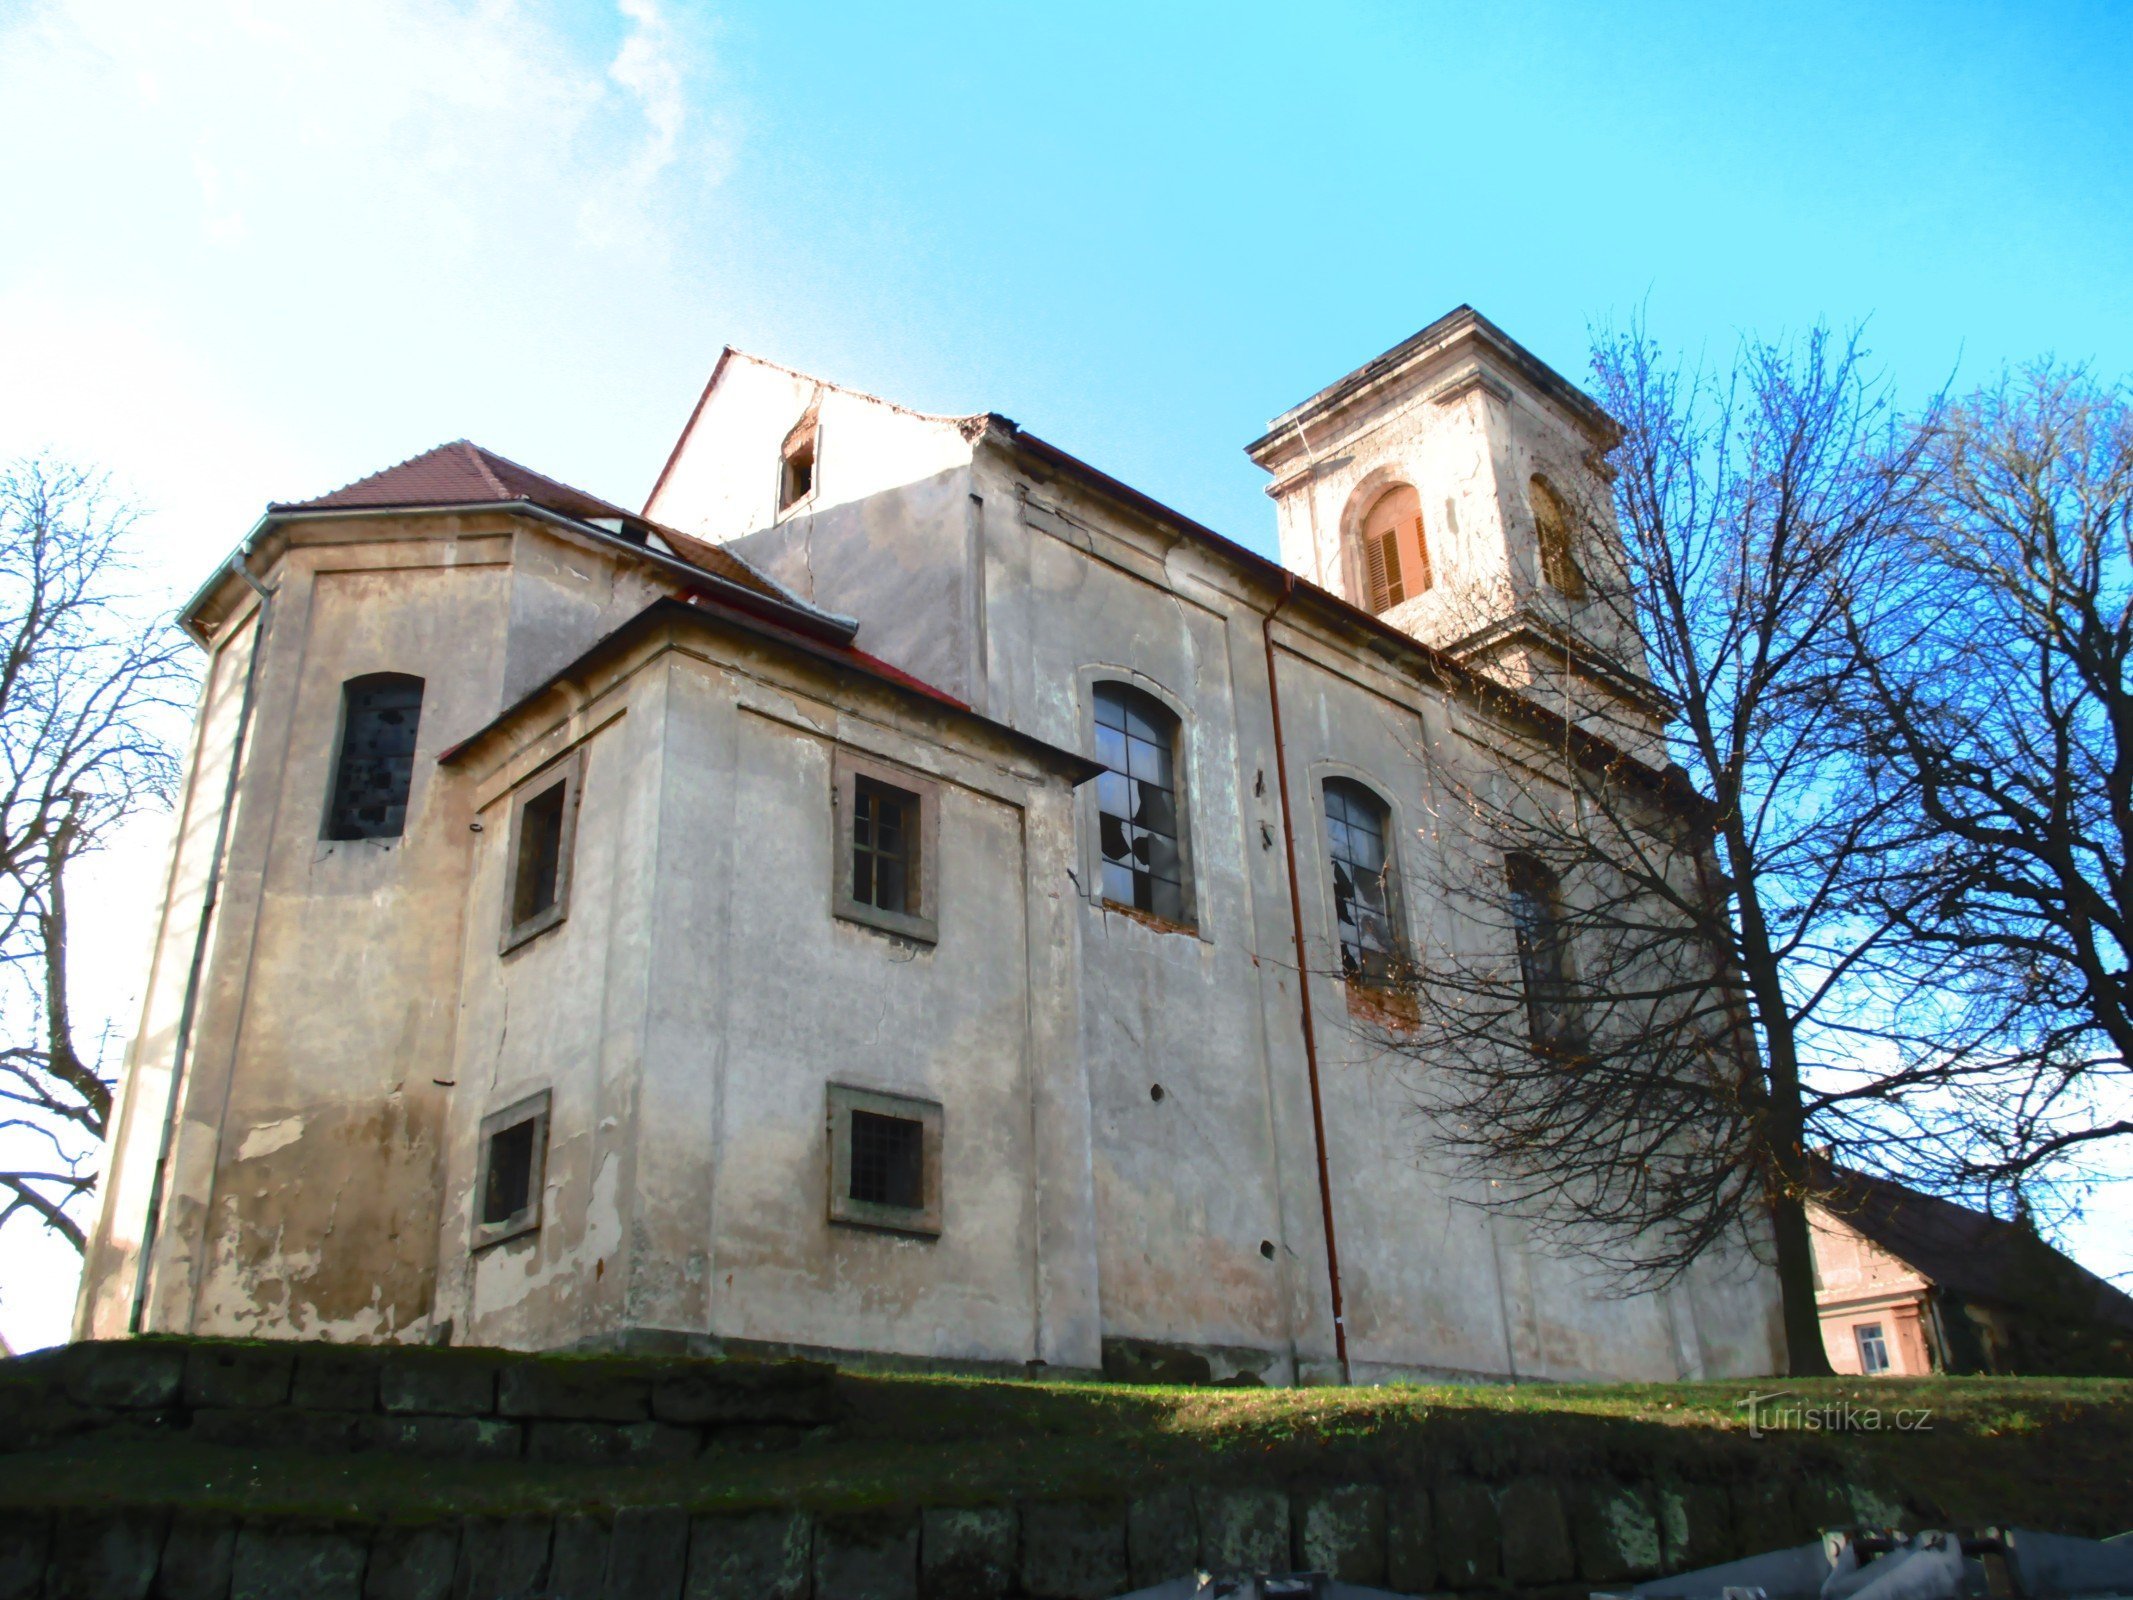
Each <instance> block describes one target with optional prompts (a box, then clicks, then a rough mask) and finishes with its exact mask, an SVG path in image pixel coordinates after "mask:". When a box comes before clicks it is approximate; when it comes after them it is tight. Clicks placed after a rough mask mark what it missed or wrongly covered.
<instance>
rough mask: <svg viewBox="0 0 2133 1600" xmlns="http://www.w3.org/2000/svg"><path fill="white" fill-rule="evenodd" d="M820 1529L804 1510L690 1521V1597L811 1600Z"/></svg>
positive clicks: (699, 1599)
mask: <svg viewBox="0 0 2133 1600" xmlns="http://www.w3.org/2000/svg"><path fill="white" fill-rule="evenodd" d="M813 1534H814V1529H813V1526H812V1524H811V1523H810V1522H809V1521H808V1519H807V1517H806V1515H805V1514H804V1513H802V1512H798V1511H760V1512H757V1513H755V1514H754V1515H753V1516H745V1517H697V1518H696V1519H694V1520H693V1521H692V1522H691V1523H690V1524H689V1577H688V1587H687V1589H686V1590H685V1591H684V1592H685V1593H686V1594H687V1596H688V1600H806V1596H807V1592H808V1585H809V1583H810V1582H811V1581H812V1578H813V1573H814V1538H813Z"/></svg>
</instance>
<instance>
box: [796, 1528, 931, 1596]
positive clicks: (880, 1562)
mask: <svg viewBox="0 0 2133 1600" xmlns="http://www.w3.org/2000/svg"><path fill="white" fill-rule="evenodd" d="M815 1600H918V1518H917V1517H916V1516H914V1515H912V1514H911V1513H910V1512H908V1511H869V1512H851V1513H847V1514H844V1515H839V1516H826V1517H823V1518H822V1519H820V1521H818V1522H817V1523H816V1525H815Z"/></svg>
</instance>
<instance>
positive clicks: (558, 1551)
mask: <svg viewBox="0 0 2133 1600" xmlns="http://www.w3.org/2000/svg"><path fill="white" fill-rule="evenodd" d="M612 1540H613V1535H612V1533H611V1531H610V1530H609V1528H608V1525H607V1524H606V1523H605V1522H603V1521H601V1520H600V1519H599V1518H598V1517H595V1516H571V1517H558V1518H556V1520H555V1543H554V1544H553V1545H552V1546H551V1547H550V1549H549V1552H548V1587H547V1590H546V1591H545V1592H546V1593H548V1594H551V1595H554V1596H556V1597H557V1600H565V1597H570V1600H579V1597H584V1600H591V1597H593V1596H596V1595H598V1594H599V1593H600V1589H601V1585H603V1584H604V1583H606V1581H607V1549H608V1545H609V1544H610V1543H611V1542H612Z"/></svg>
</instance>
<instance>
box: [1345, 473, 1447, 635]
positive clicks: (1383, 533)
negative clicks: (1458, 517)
mask: <svg viewBox="0 0 2133 1600" xmlns="http://www.w3.org/2000/svg"><path fill="white" fill-rule="evenodd" d="M1361 537H1362V556H1363V586H1364V591H1365V604H1366V605H1367V607H1368V608H1369V610H1370V611H1371V612H1372V613H1373V614H1375V613H1380V612H1385V611H1390V610H1391V609H1392V608H1393V607H1394V606H1396V605H1399V604H1400V603H1401V602H1403V601H1406V600H1412V599H1413V598H1414V597H1415V596H1416V595H1418V594H1420V593H1422V591H1423V590H1425V589H1427V588H1429V587H1430V585H1431V583H1432V582H1433V581H1434V576H1433V574H1432V573H1431V571H1430V564H1429V545H1428V542H1427V541H1426V540H1425V539H1424V537H1423V529H1422V497H1421V496H1420V495H1418V494H1417V493H1415V491H1414V488H1413V486H1412V485H1409V484H1405V483H1401V484H1395V485H1394V486H1393V487H1392V488H1390V489H1387V490H1386V491H1385V492H1384V493H1383V494H1381V495H1379V496H1378V497H1377V499H1376V500H1374V501H1372V502H1371V505H1370V510H1369V511H1368V512H1367V513H1366V514H1365V515H1364V517H1363V527H1362V535H1361Z"/></svg>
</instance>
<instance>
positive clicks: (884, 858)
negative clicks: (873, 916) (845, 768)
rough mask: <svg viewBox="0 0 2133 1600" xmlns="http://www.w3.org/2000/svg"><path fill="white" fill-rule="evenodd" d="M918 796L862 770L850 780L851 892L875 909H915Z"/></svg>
mask: <svg viewBox="0 0 2133 1600" xmlns="http://www.w3.org/2000/svg"><path fill="white" fill-rule="evenodd" d="M917 853H918V796H917V795H915V794H908V793H906V792H905V791H904V790H902V789H896V788H892V787H890V786H889V785H888V784H886V783H883V782H882V781H881V780H880V779H878V778H869V777H865V776H863V775H861V776H855V777H854V778H853V780H852V898H853V899H854V900H856V901H858V902H859V903H860V904H861V905H863V906H872V907H874V908H875V909H876V910H877V911H897V912H903V913H906V914H915V913H916V912H917V911H918V874H917V871H916V868H917V865H918V863H917V861H916V859H915V857H916V856H917Z"/></svg>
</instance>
